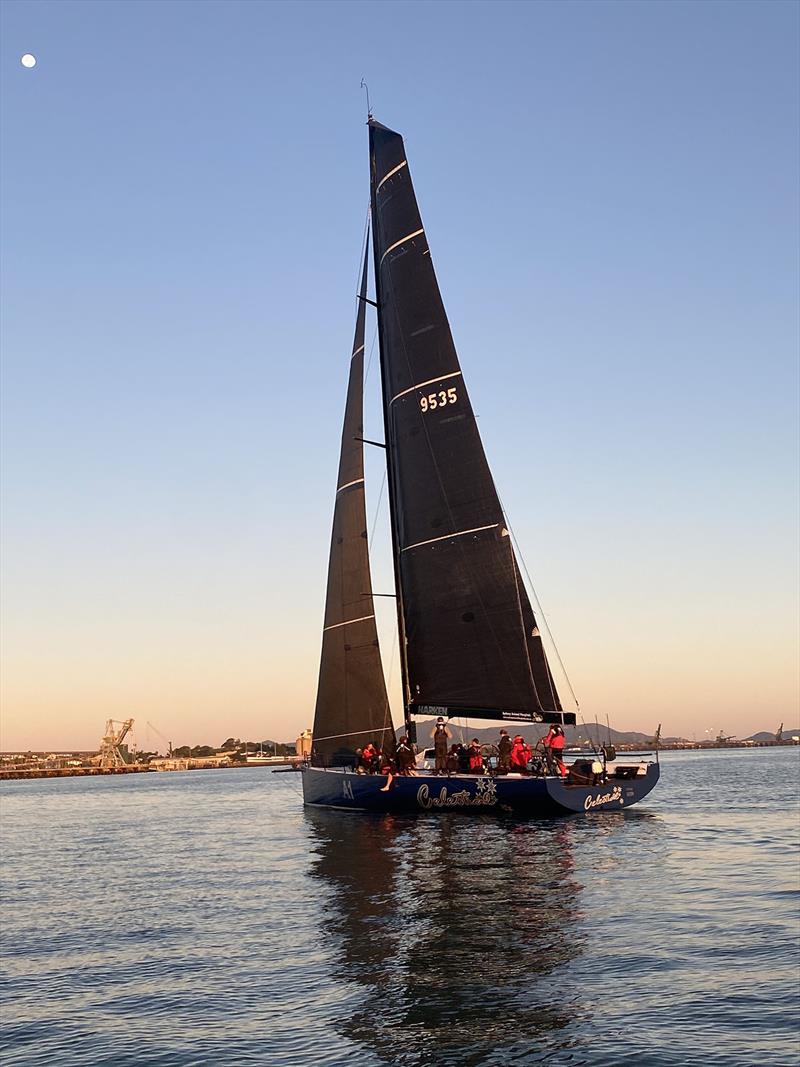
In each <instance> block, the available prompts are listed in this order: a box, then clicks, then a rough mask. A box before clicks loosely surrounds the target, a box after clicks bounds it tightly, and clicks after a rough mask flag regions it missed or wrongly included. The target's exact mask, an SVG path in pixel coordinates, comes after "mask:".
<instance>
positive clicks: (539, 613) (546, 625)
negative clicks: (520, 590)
mask: <svg viewBox="0 0 800 1067" xmlns="http://www.w3.org/2000/svg"><path fill="white" fill-rule="evenodd" d="M498 500H500V507H501V508H502V510H503V518H504V519H505V521H506V526H507V527H508V532H509V533H510V534H511V540H512V541H513V542H514V547H515V548H516V550H517V556H518V558H519V561H520V563H521V564H522V569H523V571H524V572H525V577H526V578H527V579H528V586H529V588H530V591H531V593H532V594H533V600H534V603H535V604H536V608H537V616H538V618H540V619H541V620H542V624H543V626H544V629H545V632H546V633H547V637H548V640H549V641H550V644H551V645H552V647H553V651H554V652H555V654H556V659H557V660H558V663H559V666H560V667H561V673H562V674H563V675H564V681H565V682H566V683H567V687H568V689H569V691H570V694H571V695H572V700H573V702H574V704H575V707H576V708H577V709H578V711H580V708H581V706H580V704H579V703H578V698H577V696H576V695H575V690H574V689H573V688H572V682H571V681H570V680H569V675H568V674H567V668H566V667H565V666H564V661H563V659H562V658H561V653H560V652H559V651H558V645H557V644H556V641H555V638H554V637H553V632H552V630H551V629H550V624H549V623H548V621H547V616H546V615H545V612H544V608H543V607H542V602H541V600H540V599H539V595H538V594H537V592H536V587H535V586H534V584H533V580H532V578H531V576H530V572H529V571H528V564H527V563H526V562H525V557H524V556H523V554H522V549H521V548H520V544H519V541H518V540H517V535H516V534H515V533H514V527H513V526H512V525H511V522H510V520H509V518H508V512H507V511H506V507H505V504H504V503H503V501H502V500H501V499H500V494H499V493H498Z"/></svg>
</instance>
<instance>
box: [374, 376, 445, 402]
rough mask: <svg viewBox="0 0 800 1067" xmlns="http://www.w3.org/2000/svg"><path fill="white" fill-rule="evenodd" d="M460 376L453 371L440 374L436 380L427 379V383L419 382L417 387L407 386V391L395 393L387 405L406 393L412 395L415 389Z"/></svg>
mask: <svg viewBox="0 0 800 1067" xmlns="http://www.w3.org/2000/svg"><path fill="white" fill-rule="evenodd" d="M460 376H461V371H460V370H455V371H453V372H452V374H440V375H439V377H438V378H429V379H428V380H427V382H419V383H418V384H417V385H411V386H409V388H408V389H404V390H403V391H402V393H397V395H396V396H393V397H392V399H391V400H390V401H389V403H390V404H393V403H394V402H395V400H399V399H400V397H401V396H405V395H406V393H413V392H414V390H415V389H422V387H423V386H425V385H433V383H434V382H444V381H447V379H448V378H458V377H460Z"/></svg>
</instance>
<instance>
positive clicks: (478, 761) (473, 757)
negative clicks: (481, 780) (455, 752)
mask: <svg viewBox="0 0 800 1067" xmlns="http://www.w3.org/2000/svg"><path fill="white" fill-rule="evenodd" d="M468 752H469V770H470V774H483V753H482V752H481V743H480V741H479V740H478V739H477V737H473V739H472V741H470V745H469V749H468Z"/></svg>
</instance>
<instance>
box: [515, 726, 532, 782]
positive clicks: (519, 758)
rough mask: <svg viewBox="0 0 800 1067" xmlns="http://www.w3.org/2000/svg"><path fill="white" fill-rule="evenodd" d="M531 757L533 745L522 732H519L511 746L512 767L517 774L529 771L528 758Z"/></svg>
mask: <svg viewBox="0 0 800 1067" xmlns="http://www.w3.org/2000/svg"><path fill="white" fill-rule="evenodd" d="M530 758H531V746H530V745H529V744H527V743H526V741H525V738H524V737H523V736H522V735H521V734H517V735H516V737H515V738H514V743H513V745H512V746H511V767H512V769H513V770H514V771H516V773H517V774H527V773H528V760H529V759H530Z"/></svg>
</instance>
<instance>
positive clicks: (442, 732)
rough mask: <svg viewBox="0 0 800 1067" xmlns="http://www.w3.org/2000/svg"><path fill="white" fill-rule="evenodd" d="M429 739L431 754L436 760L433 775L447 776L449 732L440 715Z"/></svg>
mask: <svg viewBox="0 0 800 1067" xmlns="http://www.w3.org/2000/svg"><path fill="white" fill-rule="evenodd" d="M431 737H432V738H433V754H434V757H435V760H436V762H435V767H434V773H435V774H447V742H448V741H449V740H450V731H449V730H448V729H447V724H446V723H445V721H444V719H443V718H442V716H441V715H440V716H439V718H438V719H437V720H436V725H435V726H434V728H433V729H432V730H431Z"/></svg>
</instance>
